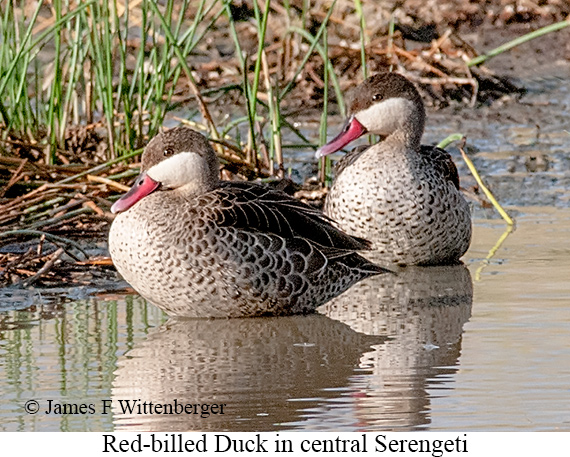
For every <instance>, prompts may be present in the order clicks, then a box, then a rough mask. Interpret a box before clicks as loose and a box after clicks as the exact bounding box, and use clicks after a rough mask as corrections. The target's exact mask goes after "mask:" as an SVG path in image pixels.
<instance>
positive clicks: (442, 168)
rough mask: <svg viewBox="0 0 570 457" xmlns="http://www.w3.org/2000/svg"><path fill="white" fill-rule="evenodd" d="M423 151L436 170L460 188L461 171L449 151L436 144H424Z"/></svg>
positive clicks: (423, 154)
mask: <svg viewBox="0 0 570 457" xmlns="http://www.w3.org/2000/svg"><path fill="white" fill-rule="evenodd" d="M421 153H422V156H424V157H426V158H427V159H428V160H429V162H430V164H431V166H432V168H433V169H434V170H436V171H437V172H438V173H440V174H441V175H442V176H443V177H444V178H445V179H446V180H447V181H451V182H452V183H453V185H454V186H455V188H456V189H459V173H458V172H457V167H456V166H455V163H454V162H453V159H452V158H451V156H450V155H449V153H448V152H446V151H444V150H443V149H441V148H438V147H436V146H427V145H422V147H421Z"/></svg>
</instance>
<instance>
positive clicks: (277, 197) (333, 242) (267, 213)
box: [214, 182, 370, 256]
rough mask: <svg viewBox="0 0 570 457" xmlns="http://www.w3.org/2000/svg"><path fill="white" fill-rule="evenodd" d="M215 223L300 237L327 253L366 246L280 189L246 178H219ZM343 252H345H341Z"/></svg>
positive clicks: (362, 240)
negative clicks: (238, 179) (227, 180)
mask: <svg viewBox="0 0 570 457" xmlns="http://www.w3.org/2000/svg"><path fill="white" fill-rule="evenodd" d="M214 193H215V195H216V198H218V199H219V202H220V203H221V204H218V205H216V209H215V210H214V211H215V217H216V223H217V224H219V225H221V226H233V227H237V228H247V229H250V230H256V231H261V232H264V233H274V234H277V235H280V236H282V237H284V238H291V237H302V238H305V239H306V240H308V241H310V242H312V243H315V244H317V245H319V246H322V247H325V248H330V249H327V254H328V255H331V256H335V251H338V253H337V255H341V252H343V251H358V250H365V249H369V248H370V243H369V242H368V241H367V240H364V239H362V238H358V237H354V236H351V235H348V234H346V233H345V232H343V231H342V230H339V229H338V228H336V227H335V226H334V225H332V223H331V220H330V219H329V218H327V217H326V216H325V215H324V214H323V213H322V212H321V211H319V210H318V209H316V208H313V207H311V206H309V205H307V204H305V203H303V202H301V201H300V200H297V199H295V198H293V197H291V196H289V195H287V194H285V193H283V192H280V191H277V190H274V189H271V188H268V187H266V186H263V185H256V184H253V183H248V182H223V183H222V185H221V186H220V187H219V188H218V189H216V190H215V191H214ZM345 253H346V252H345Z"/></svg>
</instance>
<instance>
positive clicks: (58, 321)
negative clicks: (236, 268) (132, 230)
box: [0, 77, 570, 431]
mask: <svg viewBox="0 0 570 457" xmlns="http://www.w3.org/2000/svg"><path fill="white" fill-rule="evenodd" d="M569 81H570V78H568V77H566V79H563V78H560V77H553V78H547V79H538V80H532V81H527V85H528V86H529V87H531V88H532V91H531V93H530V94H529V95H528V96H527V97H525V98H524V99H523V101H524V104H514V103H512V102H511V103H510V104H505V105H504V106H503V107H502V108H501V107H491V108H484V109H480V110H477V111H472V110H469V109H465V110H463V111H462V112H461V113H453V112H451V110H449V111H447V112H440V113H434V114H433V115H432V116H430V120H429V121H428V132H427V134H426V142H429V141H437V140H438V139H441V138H443V137H444V136H446V135H447V134H449V133H454V132H456V131H462V132H463V133H466V134H468V136H469V139H470V144H471V145H472V146H473V150H472V152H471V154H472V158H473V160H474V161H475V164H476V165H477V167H478V168H479V170H480V171H481V173H482V174H483V175H484V176H485V179H486V181H487V182H488V183H489V184H490V186H491V187H492V189H493V191H494V192H495V194H496V195H497V197H498V198H499V200H500V201H501V202H502V203H504V204H505V206H506V209H507V210H508V211H509V212H510V213H511V214H512V215H513V216H514V217H515V218H516V222H517V225H516V229H515V230H514V231H513V232H512V233H508V232H506V226H505V224H504V223H503V221H502V220H500V219H499V218H498V217H497V215H496V213H495V212H494V210H492V209H482V208H481V207H480V206H479V205H478V204H474V216H475V220H474V235H473V244H472V246H471V248H470V250H469V251H468V253H467V255H466V256H465V258H464V261H465V265H466V266H465V267H462V266H457V267H452V268H431V269H430V268H427V269H425V268H424V269H409V270H407V271H405V272H404V273H402V274H400V275H398V276H391V275H390V276H380V277H376V278H370V279H368V280H366V281H364V282H362V283H359V284H357V285H356V286H355V287H353V288H352V289H350V290H348V291H347V292H346V293H345V294H343V295H342V296H340V297H337V299H335V300H334V301H333V302H331V303H329V304H327V305H325V306H324V307H321V309H320V310H319V311H320V313H318V314H315V315H311V316H293V317H287V318H266V319H242V320H215V321H212V320H193V321H181V322H176V321H172V320H171V321H169V320H167V318H166V317H165V316H164V315H163V314H162V313H161V312H160V311H158V310H157V309H156V308H155V307H153V306H152V305H148V304H146V303H145V301H144V300H142V299H141V298H139V297H124V296H112V295H110V294H107V295H100V296H98V297H95V298H85V296H84V294H83V291H80V290H77V291H74V293H75V294H76V295H75V298H74V299H73V300H70V301H68V302H67V303H61V302H60V300H57V299H54V298H53V297H49V296H46V294H45V293H44V292H42V293H39V292H37V291H36V292H30V293H24V292H23V291H7V290H3V291H0V302H1V303H0V430H5V431H17V430H27V431H30V430H74V431H80V430H98V431H100V430H114V429H117V430H140V429H142V430H236V431H237V430H251V431H253V430H260V431H261V430H337V431H362V430H418V429H420V430H449V429H454V430H458V429H460V430H567V431H568V430H570V344H569V339H568V335H569V334H570V243H569V239H570V191H569V190H568V189H569V188H570V182H569V181H570V171H569V166H570V154H569V153H570V135H568V134H567V133H566V132H565V131H564V130H568V122H567V119H568V117H567V116H568V114H569V113H568V111H569V106H570V95H569V93H568V82H569ZM545 103H548V104H546V105H545ZM541 120H542V121H541ZM536 123H541V129H540V135H539V137H538V140H537V135H536V133H537V132H536V130H537V129H536V126H535V124H536ZM532 157H539V158H540V159H539V161H538V162H539V166H538V168H536V167H535V166H536V164H537V163H538V162H536V159H534V160H533V159H531V158H532ZM455 158H456V162H457V163H458V165H459V168H460V174H461V176H462V185H463V186H464V187H466V188H469V187H470V186H471V185H472V184H473V181H472V178H470V177H469V176H468V172H467V171H466V169H465V167H464V166H463V165H462V162H461V159H460V158H459V157H458V156H455ZM545 163H546V165H544V164H545ZM533 168H536V169H535V170H534V171H533ZM56 292H57V291H56ZM64 292H65V291H59V292H58V293H64ZM56 295H57V294H56ZM15 303H19V306H16V305H15ZM16 308H20V310H19V311H18V310H15V309H16ZM32 399H34V400H37V401H38V402H39V408H40V410H39V412H38V413H36V414H28V413H26V412H25V411H24V409H23V408H24V404H25V403H26V402H27V401H29V400H32ZM138 399H141V400H142V401H145V400H147V401H153V402H155V403H172V402H173V401H174V400H175V399H176V400H177V401H178V402H179V403H189V404H196V403H200V404H209V405H213V404H216V405H224V407H223V408H224V409H223V414H220V411H219V410H218V413H217V414H210V415H209V416H207V417H202V416H203V415H201V414H190V415H153V416H148V415H146V416H145V415H140V414H123V413H121V411H120V408H121V403H120V400H123V404H124V400H138ZM49 400H51V401H52V403H51V407H52V409H55V408H56V407H57V405H56V404H57V403H67V404H76V405H80V404H82V403H84V404H86V406H85V407H84V410H85V413H84V414H70V415H69V414H68V415H61V414H55V413H54V412H51V413H49V414H46V411H47V410H48V408H49V406H50V403H49ZM104 401H108V403H107V405H108V406H109V408H108V409H107V410H106V411H105V410H104V404H105V403H104ZM90 405H93V406H92V407H90ZM32 406H33V405H32ZM105 412H106V414H105ZM212 412H213V410H212Z"/></svg>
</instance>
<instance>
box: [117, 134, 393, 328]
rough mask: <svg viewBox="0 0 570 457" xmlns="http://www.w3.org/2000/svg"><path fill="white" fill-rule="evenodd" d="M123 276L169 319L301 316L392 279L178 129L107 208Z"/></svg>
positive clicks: (330, 229)
mask: <svg viewBox="0 0 570 457" xmlns="http://www.w3.org/2000/svg"><path fill="white" fill-rule="evenodd" d="M111 212H112V213H114V214H116V216H115V218H114V220H113V222H112V224H111V228H110V231H109V252H110V255H111V258H112V260H113V263H114V265H115V267H116V269H117V271H118V272H119V273H120V274H121V275H122V277H123V278H124V279H125V280H126V281H127V282H128V283H129V284H130V285H131V286H132V287H133V288H134V289H135V290H136V291H137V292H138V293H139V294H140V295H141V296H142V297H144V298H145V299H146V300H148V301H149V302H151V303H152V304H154V305H156V306H158V307H159V308H161V309H162V310H163V311H165V312H166V313H167V314H169V315H170V316H175V317H190V318H228V317H254V316H265V315H286V314H304V313H309V312H312V311H314V309H315V308H316V307H317V306H319V305H321V304H323V303H325V302H326V301H328V300H330V299H332V298H333V297H335V296H337V295H338V294H340V293H342V292H343V291H344V290H346V289H347V288H348V287H350V286H351V285H352V284H354V283H355V282H357V281H359V280H361V279H364V278H366V277H369V276H371V275H376V274H380V273H384V272H386V271H387V270H386V268H383V267H380V266H377V265H375V264H374V263H372V262H370V261H368V260H366V259H365V258H364V257H363V256H361V255H360V254H359V253H358V252H359V251H362V250H367V249H369V248H370V243H369V242H368V241H366V240H364V239H361V238H359V237H355V236H352V235H348V234H346V233H344V232H343V231H342V230H340V229H338V228H337V227H335V226H334V225H333V224H332V222H331V221H330V220H329V219H328V218H327V217H326V216H324V215H323V213H322V212H321V211H320V210H318V209H316V208H313V207H311V206H309V205H308V204H305V203H303V202H301V201H299V200H296V199H294V198H293V197H291V196H289V195H287V194H285V193H283V192H281V191H279V190H277V189H274V188H271V187H269V186H265V185H262V184H256V183H252V182H239V181H222V180H220V178H219V161H218V158H217V156H216V154H215V152H214V150H213V148H212V146H211V145H210V143H209V142H208V140H207V139H206V138H205V137H204V136H203V135H202V134H200V133H198V132H196V131H195V130H193V129H190V128H188V127H184V126H181V127H176V128H173V129H170V130H168V131H165V132H162V133H159V134H158V135H157V136H155V137H154V138H153V139H152V140H151V141H150V142H149V143H148V145H147V146H146V148H145V150H144V152H143V155H142V159H141V171H140V174H139V176H138V177H137V179H136V181H135V183H134V185H133V186H132V188H131V189H130V190H129V191H128V192H127V193H126V194H125V195H123V196H122V197H121V198H120V199H119V200H117V201H116V202H115V203H114V204H113V205H112V207H111Z"/></svg>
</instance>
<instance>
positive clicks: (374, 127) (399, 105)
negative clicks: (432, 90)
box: [354, 97, 414, 135]
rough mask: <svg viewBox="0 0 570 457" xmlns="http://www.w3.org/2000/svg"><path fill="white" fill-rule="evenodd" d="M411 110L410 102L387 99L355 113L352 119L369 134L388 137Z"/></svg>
mask: <svg viewBox="0 0 570 457" xmlns="http://www.w3.org/2000/svg"><path fill="white" fill-rule="evenodd" d="M413 109H414V103H413V102H412V101H411V100H408V99H405V98H399V97H398V98H389V99H387V100H384V101H383V102H380V103H375V104H373V105H371V106H369V107H368V108H366V109H365V110H362V111H360V112H358V113H356V115H355V116H354V117H356V119H357V120H358V122H360V123H361V124H362V125H363V126H365V127H366V129H367V130H368V131H369V132H372V133H377V134H379V135H388V134H390V133H392V132H393V131H394V130H396V129H397V128H399V127H400V126H401V125H402V122H403V121H404V120H405V119H407V118H408V117H409V116H410V113H411V112H412V111H413Z"/></svg>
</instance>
